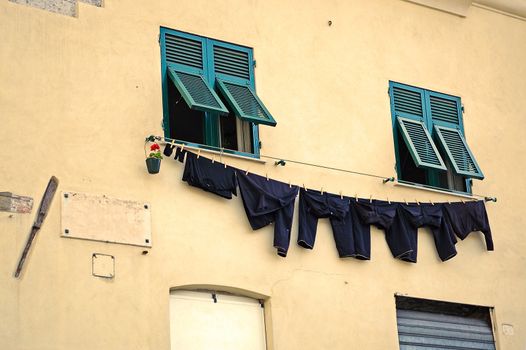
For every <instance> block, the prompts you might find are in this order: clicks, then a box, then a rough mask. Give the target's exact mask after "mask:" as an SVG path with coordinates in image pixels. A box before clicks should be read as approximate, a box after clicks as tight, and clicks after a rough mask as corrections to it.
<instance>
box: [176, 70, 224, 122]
mask: <svg viewBox="0 0 526 350" xmlns="http://www.w3.org/2000/svg"><path fill="white" fill-rule="evenodd" d="M168 72H169V75H170V79H172V81H173V83H174V85H175V87H176V88H177V90H179V92H180V93H181V96H182V97H183V99H184V100H185V102H186V103H187V104H188V107H190V108H191V109H196V110H199V111H204V112H216V113H220V114H228V110H227V109H226V107H225V105H224V104H223V102H221V100H220V99H219V96H217V94H216V93H215V91H214V90H212V87H211V86H210V85H209V84H208V83H207V82H206V80H205V79H204V78H203V76H202V75H200V74H192V73H189V72H182V71H177V70H175V69H174V68H172V67H169V68H168Z"/></svg>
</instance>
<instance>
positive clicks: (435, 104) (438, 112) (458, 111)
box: [426, 91, 462, 127]
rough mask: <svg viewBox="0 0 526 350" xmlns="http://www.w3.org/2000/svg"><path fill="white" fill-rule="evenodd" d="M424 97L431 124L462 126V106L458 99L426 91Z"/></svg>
mask: <svg viewBox="0 0 526 350" xmlns="http://www.w3.org/2000/svg"><path fill="white" fill-rule="evenodd" d="M426 97H427V102H428V103H429V107H428V109H429V111H430V114H431V119H432V121H433V124H435V125H443V126H449V127H456V126H459V127H461V126H462V105H461V103H460V98H459V97H455V96H450V95H446V94H441V93H438V92H433V91H426Z"/></svg>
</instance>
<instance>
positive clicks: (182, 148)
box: [181, 143, 184, 152]
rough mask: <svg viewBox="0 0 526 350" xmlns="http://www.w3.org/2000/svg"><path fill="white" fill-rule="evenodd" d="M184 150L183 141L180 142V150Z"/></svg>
mask: <svg viewBox="0 0 526 350" xmlns="http://www.w3.org/2000/svg"><path fill="white" fill-rule="evenodd" d="M183 150H184V143H181V152H182V151H183Z"/></svg>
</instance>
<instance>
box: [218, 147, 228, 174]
mask: <svg viewBox="0 0 526 350" xmlns="http://www.w3.org/2000/svg"><path fill="white" fill-rule="evenodd" d="M224 151H225V149H224V148H223V147H221V153H219V163H223V152H224ZM223 165H224V166H225V169H226V162H224V163H223Z"/></svg>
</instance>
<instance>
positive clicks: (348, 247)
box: [298, 189, 370, 260]
mask: <svg viewBox="0 0 526 350" xmlns="http://www.w3.org/2000/svg"><path fill="white" fill-rule="evenodd" d="M353 213H354V214H355V217H353ZM321 218H328V219H329V220H330V223H331V227H332V233H333V236H334V241H335V242H336V249H337V250H338V255H339V256H340V258H346V257H354V258H358V259H363V260H368V259H370V239H368V240H367V239H365V240H364V239H363V238H361V237H360V239H359V240H360V241H361V242H364V241H368V243H369V244H368V248H369V249H367V247H365V248H361V249H359V252H357V250H356V248H355V238H354V235H355V234H357V233H359V234H363V232H364V231H366V230H364V229H363V228H361V227H358V228H355V226H357V225H361V226H364V225H363V224H362V223H361V222H360V220H359V219H358V217H357V216H356V213H355V211H351V206H350V199H349V198H348V197H343V196H341V195H336V194H332V193H327V192H324V193H323V194H322V193H321V192H319V191H316V190H311V189H309V190H305V189H300V199H299V233H298V245H300V246H301V247H303V248H307V249H313V248H314V242H315V240H316V229H317V225H318V219H321ZM363 245H364V244H363V243H362V244H361V245H360V246H363ZM365 245H367V244H365Z"/></svg>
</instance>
